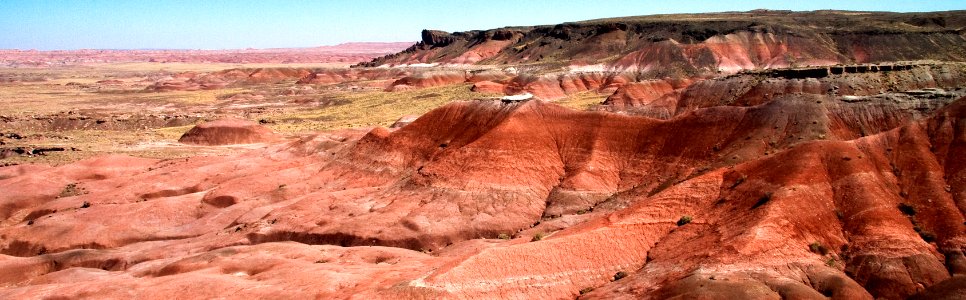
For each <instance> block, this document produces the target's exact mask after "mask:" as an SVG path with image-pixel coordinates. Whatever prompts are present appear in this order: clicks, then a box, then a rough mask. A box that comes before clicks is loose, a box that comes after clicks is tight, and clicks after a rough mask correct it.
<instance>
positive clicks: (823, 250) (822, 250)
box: [808, 242, 829, 255]
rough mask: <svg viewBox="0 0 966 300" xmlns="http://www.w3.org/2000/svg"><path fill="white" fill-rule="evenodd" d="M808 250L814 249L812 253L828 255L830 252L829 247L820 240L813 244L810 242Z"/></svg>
mask: <svg viewBox="0 0 966 300" xmlns="http://www.w3.org/2000/svg"><path fill="white" fill-rule="evenodd" d="M808 250H809V251H812V253H815V254H820V255H828V253H829V249H828V247H825V245H822V243H820V242H813V243H811V244H808Z"/></svg>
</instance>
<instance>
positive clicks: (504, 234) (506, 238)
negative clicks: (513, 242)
mask: <svg viewBox="0 0 966 300" xmlns="http://www.w3.org/2000/svg"><path fill="white" fill-rule="evenodd" d="M497 238H499V239H501V240H509V239H510V235H509V234H506V233H501V234H500V235H499V236H497Z"/></svg>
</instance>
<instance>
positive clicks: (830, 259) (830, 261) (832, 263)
mask: <svg viewBox="0 0 966 300" xmlns="http://www.w3.org/2000/svg"><path fill="white" fill-rule="evenodd" d="M825 265H826V266H829V267H834V266H835V259H834V258H831V257H829V259H828V260H826V261H825Z"/></svg>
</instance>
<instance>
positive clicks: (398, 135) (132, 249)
mask: <svg viewBox="0 0 966 300" xmlns="http://www.w3.org/2000/svg"><path fill="white" fill-rule="evenodd" d="M816 99H822V100H825V101H815V100H816ZM819 102H821V103H819ZM845 116H853V117H855V118H858V119H851V118H850V117H845ZM888 117H889V116H888V115H877V114H876V113H875V110H867V108H864V107H862V106H849V105H841V104H838V103H833V101H832V100H829V99H823V98H821V96H818V95H800V96H796V97H788V98H779V99H775V100H773V101H771V102H768V103H764V104H760V105H755V106H746V107H728V106H717V107H711V108H697V109H694V110H692V111H690V112H687V113H682V114H679V115H677V116H676V117H674V118H672V119H670V120H658V119H652V118H645V117H635V116H626V115H619V114H612V113H605V112H577V111H572V110H568V109H566V108H563V107H559V106H556V105H553V104H549V103H545V102H540V101H529V102H524V103H521V104H501V103H500V102H486V101H473V102H457V103H453V104H450V105H447V106H444V107H441V108H439V109H436V110H434V111H431V112H429V113H427V114H425V115H423V116H422V117H420V118H419V119H417V120H416V121H414V122H412V123H411V124H409V125H406V126H404V127H402V128H400V129H397V130H396V131H389V130H387V129H384V128H375V129H373V130H371V131H369V132H368V133H364V132H357V131H343V132H333V133H327V134H320V135H317V136H313V137H307V138H304V139H302V140H299V141H294V142H285V143H278V144H274V145H272V146H271V147H269V148H267V149H262V150H254V151H252V152H249V153H244V154H240V155H235V156H230V157H196V158H188V159H174V160H152V159H135V158H126V157H102V158H96V159H91V160H86V161H81V162H78V163H74V164H70V165H65V166H61V167H56V168H51V167H42V166H13V167H5V168H0V178H2V179H0V188H2V189H3V190H4V191H5V193H3V194H2V195H0V207H2V208H3V209H2V210H0V252H2V253H3V254H4V255H3V256H0V281H2V282H3V283H2V284H3V285H4V286H5V287H7V288H5V289H0V297H2V298H32V297H39V296H41V295H51V294H56V295H61V296H65V297H83V296H85V295H97V296H101V297H135V298H170V297H181V298H205V297H215V296H224V294H221V293H222V292H223V291H225V290H232V291H237V292H234V293H232V294H231V295H229V297H231V298H251V297H258V298H278V297H283V298H287V297H322V298H331V297H336V298H338V297H345V295H354V296H356V297H375V298H393V299H396V298H418V297H427V298H478V297H508V298H572V297H575V296H577V295H578V292H579V291H580V290H582V289H585V288H589V287H596V289H595V290H593V291H592V292H590V294H588V295H587V296H588V297H607V298H611V297H619V296H620V297H643V298H664V297H673V296H679V295H681V296H683V295H690V296H698V295H708V296H712V295H731V296H733V297H749V298H775V297H778V296H779V295H785V296H786V297H801V298H819V297H823V295H831V296H832V297H833V298H843V299H863V298H865V299H871V298H872V297H883V298H887V299H899V298H905V297H907V296H910V295H913V294H915V293H917V292H919V291H922V290H923V289H925V288H929V287H930V286H934V285H935V286H937V287H942V288H943V289H944V290H948V289H949V288H948V287H947V286H948V285H949V284H945V285H943V284H938V285H937V283H939V282H942V281H943V280H946V279H948V278H950V276H951V273H950V271H947V269H946V268H945V267H944V263H945V264H946V265H947V266H949V267H950V270H953V273H956V274H961V273H962V272H964V270H966V269H964V268H963V266H964V265H963V262H962V261H963V259H962V254H961V253H962V251H963V250H964V249H966V225H964V217H963V211H964V210H966V204H964V203H966V198H964V197H966V160H964V159H966V156H963V155H961V154H962V153H964V151H966V149H964V147H966V130H964V128H966V126H964V124H966V123H964V122H966V99H960V100H958V101H956V102H955V103H953V104H951V105H948V106H946V107H945V108H942V109H941V110H938V111H936V112H934V113H932V114H931V115H930V117H928V118H912V119H905V120H906V121H905V122H903V123H902V124H900V126H897V127H895V128H892V129H889V130H884V131H882V132H881V133H878V134H873V135H869V136H866V137H861V138H855V136H858V133H857V132H855V130H854V129H852V128H854V127H851V126H850V124H848V123H849V122H868V121H871V120H879V119H881V118H888ZM850 120H852V121H850ZM842 121H844V122H845V123H841V122H842ZM814 132H824V133H826V134H827V135H828V137H827V140H816V139H822V138H818V137H816V136H815V135H812V133H814ZM363 134H364V135H363ZM682 137H686V138H682ZM803 138H804V139H803ZM767 141H771V142H767ZM682 216H691V220H690V223H687V222H684V223H681V222H680V220H681V219H682ZM675 223H678V224H675ZM685 223H686V224H685ZM501 234H505V235H506V237H508V240H500V239H494V238H497V237H498V236H500V235H501ZM544 234H547V235H546V236H545V237H543V238H542V240H541V239H539V238H535V236H537V235H540V236H543V235H544ZM531 240H534V241H531ZM293 241H294V242H293ZM296 242H297V243H296ZM810 245H811V246H810ZM810 248H811V249H810ZM682 250H686V251H682ZM420 251H423V252H427V253H429V252H431V255H430V254H427V253H420ZM619 271H620V272H625V273H626V274H627V275H629V276H628V277H627V278H623V279H620V280H617V281H613V282H612V280H613V278H614V276H615V273H617V272H619ZM926 292H929V291H928V290H927V291H926ZM937 292H938V291H937ZM791 295H794V296H791Z"/></svg>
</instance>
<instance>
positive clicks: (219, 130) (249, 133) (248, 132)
mask: <svg viewBox="0 0 966 300" xmlns="http://www.w3.org/2000/svg"><path fill="white" fill-rule="evenodd" d="M278 137H279V136H278V135H277V134H275V133H274V132H272V130H271V129H268V128H267V127H265V126H262V125H259V124H257V123H255V122H252V121H248V120H240V119H222V120H216V121H211V122H206V123H201V124H198V125H196V126H195V127H194V128H191V130H188V132H186V133H185V134H184V135H182V136H181V138H180V139H178V142H181V143H185V144H192V145H204V146H218V145H234V144H255V143H264V142H270V141H274V140H277V139H278Z"/></svg>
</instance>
